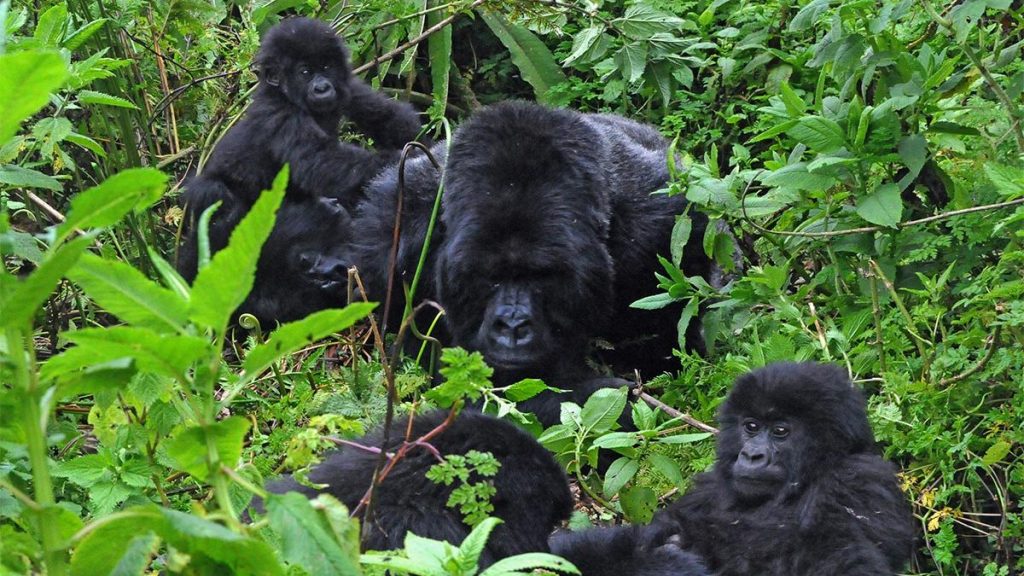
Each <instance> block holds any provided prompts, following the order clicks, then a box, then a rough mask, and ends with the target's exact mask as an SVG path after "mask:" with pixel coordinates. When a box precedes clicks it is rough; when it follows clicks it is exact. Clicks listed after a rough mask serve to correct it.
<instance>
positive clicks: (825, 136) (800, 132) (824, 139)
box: [786, 116, 846, 154]
mask: <svg viewBox="0 0 1024 576" xmlns="http://www.w3.org/2000/svg"><path fill="white" fill-rule="evenodd" d="M786 133H787V134H789V135H790V136H792V137H793V138H794V139H795V140H796V141H797V142H800V143H801V144H805V145H807V147H808V148H810V149H811V150H814V151H815V152H821V153H823V154H827V153H829V152H835V151H836V150H839V149H840V148H842V147H843V146H844V145H845V143H846V134H845V133H844V132H843V129H842V128H841V127H840V126H839V124H837V123H836V122H835V121H834V120H829V119H828V118H823V117H821V116H804V117H803V118H801V119H800V120H799V121H797V123H796V125H794V126H793V127H791V128H790V129H789V130H787V131H786Z"/></svg>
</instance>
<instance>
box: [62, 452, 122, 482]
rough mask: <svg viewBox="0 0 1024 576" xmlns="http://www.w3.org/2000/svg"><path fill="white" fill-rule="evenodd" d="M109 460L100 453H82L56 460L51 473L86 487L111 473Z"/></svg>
mask: <svg viewBox="0 0 1024 576" xmlns="http://www.w3.org/2000/svg"><path fill="white" fill-rule="evenodd" d="M110 468H111V467H110V462H109V461H108V460H107V458H106V457H104V456H102V455H100V454H83V455H79V456H76V457H75V458H72V459H71V460H66V461H63V462H58V463H57V464H56V466H55V467H54V470H53V475H54V476H57V477H59V478H67V479H68V480H70V481H72V482H74V483H75V484H78V485H79V486H83V487H86V488H88V487H89V486H92V485H93V484H95V483H97V482H99V481H100V480H102V479H103V478H104V477H107V476H109V475H110V474H111V473H112V470H111V469H110Z"/></svg>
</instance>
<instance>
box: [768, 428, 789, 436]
mask: <svg viewBox="0 0 1024 576" xmlns="http://www.w3.org/2000/svg"><path fill="white" fill-rule="evenodd" d="M772 436H774V437H776V438H785V437H786V436H789V426H782V425H777V426H772Z"/></svg>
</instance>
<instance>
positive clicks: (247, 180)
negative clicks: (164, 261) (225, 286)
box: [179, 18, 420, 279]
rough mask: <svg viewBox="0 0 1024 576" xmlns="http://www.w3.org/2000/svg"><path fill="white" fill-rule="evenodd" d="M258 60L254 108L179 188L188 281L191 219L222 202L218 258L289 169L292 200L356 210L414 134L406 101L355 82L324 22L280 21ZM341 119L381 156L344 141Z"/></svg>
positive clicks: (215, 228) (192, 266)
mask: <svg viewBox="0 0 1024 576" xmlns="http://www.w3.org/2000/svg"><path fill="white" fill-rule="evenodd" d="M256 62H257V64H258V66H259V69H260V81H259V86H258V88H257V91H256V96H255V97H254V99H253V102H252V104H251V105H250V106H249V108H248V110H247V111H246V113H245V116H244V117H243V118H242V120H240V121H239V122H238V124H236V125H235V126H233V127H232V128H231V129H230V130H229V131H228V132H227V134H225V135H224V137H223V138H222V139H221V141H220V142H219V143H218V144H217V146H216V148H214V150H213V153H212V154H211V156H210V158H209V160H208V161H207V162H206V165H205V166H204V168H203V170H202V173H201V174H199V175H198V176H196V177H195V178H193V179H191V180H190V181H189V182H188V183H187V184H186V186H185V189H186V190H185V194H184V201H185V205H186V210H187V212H186V218H187V220H186V224H187V228H188V230H187V232H186V233H187V239H186V242H185V244H184V245H183V246H182V249H181V254H180V255H179V268H180V269H181V271H182V273H183V275H184V276H185V277H186V278H188V279H191V278H193V277H194V276H195V273H196V246H195V230H194V226H195V222H194V220H195V219H196V218H198V216H199V215H200V214H201V213H202V212H203V211H204V210H206V208H208V207H209V206H211V205H212V204H214V203H215V202H221V203H222V205H221V206H220V208H219V209H218V212H217V214H216V215H215V216H214V218H213V221H212V222H211V223H210V245H211V249H212V250H214V251H216V250H219V249H220V248H223V247H224V245H226V243H227V239H228V236H229V234H230V232H231V230H232V229H233V228H234V226H235V225H236V224H237V223H238V221H239V220H240V219H241V218H242V216H244V215H245V213H246V212H248V210H249V208H250V207H251V206H252V204H253V202H255V201H256V198H257V197H258V196H259V194H260V192H261V191H263V190H265V189H267V188H269V187H270V184H271V182H272V181H273V178H274V176H275V175H277V173H278V172H279V171H280V170H281V167H282V166H284V164H286V163H287V164H289V165H290V168H291V170H290V172H289V174H290V181H289V183H288V196H289V198H302V197H317V196H327V197H331V198H334V199H336V201H337V202H338V203H339V204H340V205H341V206H342V207H344V208H346V209H349V208H352V207H353V206H354V205H355V203H356V202H357V200H358V198H359V193H360V191H361V188H362V187H363V185H364V184H365V183H366V181H367V180H368V179H369V178H370V177H372V176H373V175H374V174H376V173H377V172H378V171H379V170H380V169H381V168H382V167H383V166H384V165H386V163H387V162H389V161H391V160H393V159H395V158H397V150H398V149H400V148H401V147H402V146H403V145H404V144H405V143H406V142H409V141H411V140H414V139H415V138H416V136H417V134H418V133H419V130H420V121H419V118H418V116H417V114H416V112H415V111H414V110H413V109H412V107H411V106H410V105H409V104H406V103H401V102H396V101H394V100H391V99H390V98H387V97H386V96H384V95H382V94H380V93H378V92H375V91H373V90H372V89H371V88H370V87H369V86H367V85H366V84H364V83H363V82H362V81H361V80H359V79H358V78H356V77H354V76H352V73H351V70H350V69H349V64H348V50H347V48H346V47H345V44H344V42H342V40H341V38H339V37H338V36H337V35H336V34H335V33H334V31H333V30H332V29H331V27H330V26H328V25H327V24H326V23H324V22H320V21H318V20H312V19H308V18H290V19H287V20H284V21H282V22H281V23H280V24H278V25H276V26H274V27H273V28H272V29H271V30H270V31H269V32H267V34H266V36H265V37H264V39H263V42H262V44H261V45H260V50H259V53H258V54H257V57H256ZM343 117H347V118H348V119H350V120H352V121H353V122H354V123H355V124H356V127H357V128H359V129H360V130H361V131H362V132H363V133H365V134H366V135H368V136H369V137H371V138H372V139H373V141H374V144H375V145H376V146H377V148H378V151H377V152H374V151H371V150H367V149H365V148H363V147H362V146H357V145H355V144H349V143H343V142H340V141H339V140H338V128H339V122H340V121H341V119H342V118H343Z"/></svg>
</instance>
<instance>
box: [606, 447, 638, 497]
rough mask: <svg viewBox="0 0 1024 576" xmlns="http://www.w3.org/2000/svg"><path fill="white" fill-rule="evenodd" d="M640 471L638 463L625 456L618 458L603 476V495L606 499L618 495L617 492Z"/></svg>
mask: <svg viewBox="0 0 1024 576" xmlns="http://www.w3.org/2000/svg"><path fill="white" fill-rule="evenodd" d="M639 470H640V463H639V462H637V461H636V460H634V459H632V458H627V457H625V456H621V457H619V458H618V459H617V460H615V462H612V465H611V466H609V467H608V472H606V473H605V475H604V487H603V490H604V495H605V496H606V497H608V498H611V497H612V496H614V495H616V494H618V493H619V490H621V489H622V487H623V486H625V485H626V482H629V481H630V480H632V479H633V476H636V473H637V472H638V471H639Z"/></svg>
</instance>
